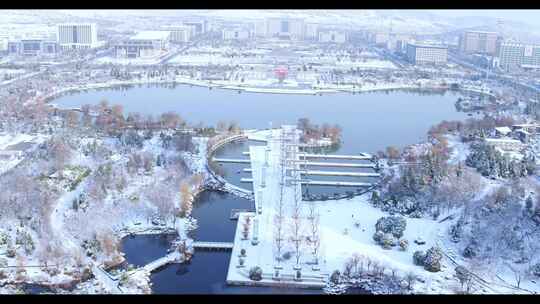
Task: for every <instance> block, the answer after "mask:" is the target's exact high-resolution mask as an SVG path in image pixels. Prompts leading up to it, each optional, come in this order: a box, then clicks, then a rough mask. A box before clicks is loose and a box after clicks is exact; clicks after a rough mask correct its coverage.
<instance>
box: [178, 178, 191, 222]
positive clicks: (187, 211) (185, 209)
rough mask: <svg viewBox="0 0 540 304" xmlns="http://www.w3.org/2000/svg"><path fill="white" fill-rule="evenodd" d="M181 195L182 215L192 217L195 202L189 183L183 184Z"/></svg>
mask: <svg viewBox="0 0 540 304" xmlns="http://www.w3.org/2000/svg"><path fill="white" fill-rule="evenodd" d="M180 195H181V198H180V199H181V201H180V207H181V213H182V215H184V216H190V215H191V211H192V210H193V206H192V201H193V194H192V192H191V187H190V186H189V184H188V183H186V182H183V183H182V184H181V185H180Z"/></svg>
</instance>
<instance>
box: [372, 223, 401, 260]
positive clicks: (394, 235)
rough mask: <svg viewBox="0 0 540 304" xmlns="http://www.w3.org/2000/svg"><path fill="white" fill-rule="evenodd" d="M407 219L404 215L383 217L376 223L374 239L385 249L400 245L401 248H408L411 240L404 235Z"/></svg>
mask: <svg viewBox="0 0 540 304" xmlns="http://www.w3.org/2000/svg"><path fill="white" fill-rule="evenodd" d="M406 227H407V221H406V220H405V218H403V217H402V216H388V217H381V218H380V219H379V220H378V221H377V223H376V224H375V234H374V235H373V240H374V241H375V242H376V243H377V244H379V245H381V246H382V247H383V248H384V249H391V248H392V247H394V246H396V245H399V247H400V249H401V250H404V251H405V250H407V248H408V247H409V242H408V241H407V240H406V239H401V237H403V232H404V231H405V228H406Z"/></svg>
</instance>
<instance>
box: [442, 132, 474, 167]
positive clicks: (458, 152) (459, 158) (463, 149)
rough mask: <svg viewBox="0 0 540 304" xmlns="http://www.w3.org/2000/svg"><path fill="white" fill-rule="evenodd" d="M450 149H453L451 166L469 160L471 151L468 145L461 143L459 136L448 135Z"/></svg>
mask: <svg viewBox="0 0 540 304" xmlns="http://www.w3.org/2000/svg"><path fill="white" fill-rule="evenodd" d="M447 139H448V148H450V149H451V151H452V152H451V154H450V159H449V160H448V162H449V163H450V164H454V165H455V164H458V163H460V162H461V163H463V162H465V160H466V159H467V155H469V153H470V152H471V151H470V149H469V145H468V144H466V143H463V142H461V140H460V139H459V137H458V136H456V135H448V136H447Z"/></svg>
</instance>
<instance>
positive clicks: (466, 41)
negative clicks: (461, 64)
mask: <svg viewBox="0 0 540 304" xmlns="http://www.w3.org/2000/svg"><path fill="white" fill-rule="evenodd" d="M498 39H499V35H498V34H497V33H495V32H480V31H466V32H464V33H463V34H462V35H461V37H460V41H459V49H460V50H461V52H463V53H468V54H470V53H481V54H487V55H495V54H496V53H497V40H498Z"/></svg>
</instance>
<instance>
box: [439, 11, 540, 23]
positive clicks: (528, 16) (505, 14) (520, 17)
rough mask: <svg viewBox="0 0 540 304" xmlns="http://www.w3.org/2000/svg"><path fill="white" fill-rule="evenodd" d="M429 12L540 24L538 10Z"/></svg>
mask: <svg viewBox="0 0 540 304" xmlns="http://www.w3.org/2000/svg"><path fill="white" fill-rule="evenodd" d="M431 12H433V13H435V14H439V15H444V16H449V17H451V16H456V17H459V16H479V17H494V18H502V19H508V20H514V21H520V22H526V23H529V24H532V25H537V26H540V10H532V9H530V10H518V9H516V10H486V9H476V10H475V9H468V10H432V11H431Z"/></svg>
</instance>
